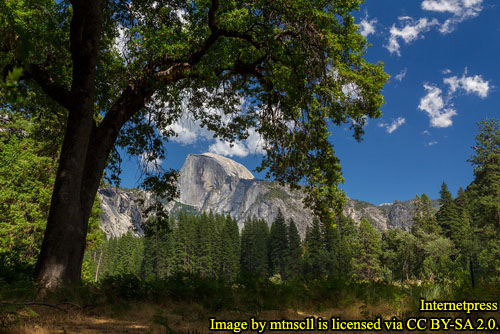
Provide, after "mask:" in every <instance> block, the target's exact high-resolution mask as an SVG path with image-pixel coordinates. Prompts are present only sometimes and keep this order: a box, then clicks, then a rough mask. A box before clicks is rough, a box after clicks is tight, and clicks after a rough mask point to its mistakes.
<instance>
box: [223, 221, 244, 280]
mask: <svg viewBox="0 0 500 334" xmlns="http://www.w3.org/2000/svg"><path fill="white" fill-rule="evenodd" d="M221 246H222V247H221V248H222V250H221V256H220V271H221V275H222V276H223V277H224V278H225V279H226V280H229V281H232V280H234V279H235V277H236V276H237V275H238V273H239V271H240V254H241V241H240V233H239V229H238V223H237V222H236V220H234V219H232V218H231V216H229V215H227V216H226V218H225V222H224V227H223V229H222V234H221Z"/></svg>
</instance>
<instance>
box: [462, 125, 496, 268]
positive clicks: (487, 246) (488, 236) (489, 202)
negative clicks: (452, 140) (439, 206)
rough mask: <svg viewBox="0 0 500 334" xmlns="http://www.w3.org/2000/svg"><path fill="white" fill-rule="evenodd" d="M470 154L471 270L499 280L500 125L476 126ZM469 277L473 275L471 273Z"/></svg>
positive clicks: (468, 189)
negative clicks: (474, 141)
mask: <svg viewBox="0 0 500 334" xmlns="http://www.w3.org/2000/svg"><path fill="white" fill-rule="evenodd" d="M475 139H476V143H475V146H474V147H473V149H474V154H473V155H472V156H471V158H470V159H469V160H468V161H469V162H471V163H472V165H473V167H474V181H473V182H472V183H471V184H470V185H469V186H468V187H467V190H466V194H467V196H466V197H467V200H468V208H469V213H470V217H471V224H472V229H473V231H474V239H475V240H474V244H477V245H479V247H477V248H476V249H474V250H473V251H472V253H473V254H472V256H471V261H470V262H471V263H470V266H471V270H472V268H473V267H474V266H477V267H478V269H480V271H481V272H480V274H481V275H482V276H486V277H496V278H498V277H500V269H499V268H500V122H499V121H498V120H496V119H485V120H482V121H481V122H480V123H479V132H478V134H477V135H476V136H475ZM471 276H473V274H472V272H471Z"/></svg>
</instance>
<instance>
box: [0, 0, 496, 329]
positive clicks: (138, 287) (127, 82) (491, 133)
mask: <svg viewBox="0 0 500 334" xmlns="http://www.w3.org/2000/svg"><path fill="white" fill-rule="evenodd" d="M361 3H362V1H360V0H348V1H320V0H314V1H300V0H280V1H261V0H256V1H232V0H194V1H177V0H125V1H113V0H62V1H56V0H40V1H32V0H0V185H1V187H0V333H40V334H41V333H65V334H66V333H88V334H90V333H103V332H107V333H169V334H170V333H206V332H207V323H208V318H209V317H214V316H215V317H218V318H221V319H222V318H225V319H232V320H242V319H243V318H247V319H248V318H249V317H259V318H260V319H299V320H300V319H304V318H305V317H306V316H311V317H324V318H329V317H333V316H338V317H342V318H346V319H347V318H349V319H374V318H376V317H381V318H384V319H391V318H392V317H398V318H405V317H407V316H410V315H413V316H419V315H422V314H421V312H420V311H419V303H420V300H421V299H422V298H423V299H426V300H457V301H460V300H488V301H490V300H498V299H499V298H500V290H499V288H498V286H499V284H498V283H499V278H500V243H499V241H500V238H499V236H500V235H499V233H500V122H499V121H498V120H496V119H491V118H490V119H484V120H483V121H482V122H480V123H479V124H478V129H477V134H476V138H475V142H476V143H475V145H474V147H473V155H472V156H471V157H470V158H469V160H468V161H469V162H470V163H471V165H472V169H473V173H474V180H473V182H472V183H470V184H469V185H464V187H465V188H464V189H460V190H459V192H458V193H457V194H456V195H455V196H454V195H453V194H451V193H450V191H449V190H448V187H447V185H446V183H443V184H442V185H441V191H440V207H439V210H438V211H437V212H435V211H434V209H433V207H432V205H431V200H430V199H429V197H428V196H427V195H426V194H421V195H418V196H416V197H415V198H414V206H415V213H414V217H413V224H412V227H411V230H409V231H402V230H398V229H389V230H386V231H379V230H376V229H374V228H373V226H372V225H371V224H370V222H369V221H368V220H367V219H362V220H361V221H360V222H359V223H358V222H354V221H353V220H351V219H349V218H347V217H344V216H343V215H342V214H341V212H342V205H343V204H344V200H345V194H344V193H343V191H342V190H341V189H340V187H339V186H340V185H341V183H343V182H344V177H343V174H342V169H341V165H340V159H339V157H338V156H337V153H336V151H335V150H334V143H333V142H332V140H331V134H332V131H333V130H332V129H338V128H344V129H345V130H346V131H347V132H348V133H349V134H351V135H352V137H353V138H354V140H355V141H361V139H362V138H363V134H364V126H365V125H366V124H367V122H368V119H376V118H379V117H380V116H381V107H382V105H383V104H384V102H385V101H384V96H383V95H382V90H383V88H384V85H385V84H386V83H387V81H388V79H389V75H388V74H387V73H386V72H385V70H384V64H383V62H381V61H377V62H373V63H372V62H370V61H368V60H367V59H365V54H366V52H367V50H368V48H369V46H370V44H369V43H368V41H367V39H366V36H364V35H363V34H362V32H361V27H360V26H359V25H358V24H356V23H355V18H354V16H353V14H352V13H353V12H355V11H359V10H360V5H361ZM474 15H476V14H475V13H474ZM434 22H435V21H434ZM417 37H418V36H415V38H417ZM392 44H393V46H394V45H398V47H399V44H398V40H397V39H396V40H393V43H392ZM405 73H406V72H405ZM426 89H427V88H426ZM455 89H457V87H455ZM446 112H447V115H448V117H451V116H453V115H455V114H456V113H455V111H454V110H451V111H446ZM185 113H186V114H187V115H188V116H189V117H190V118H191V119H192V120H193V121H195V122H198V123H199V125H200V127H201V128H203V129H205V130H207V131H209V132H210V134H211V135H212V136H213V138H215V139H217V140H224V141H225V142H226V143H228V145H230V146H231V145H233V146H234V145H235V144H237V143H238V141H242V140H246V139H248V138H249V136H250V134H251V133H256V134H258V135H259V138H260V139H261V142H262V143H263V145H262V146H263V147H262V152H264V153H263V154H262V155H261V158H262V159H261V164H260V166H257V168H256V169H257V170H258V171H260V172H265V175H266V177H267V178H268V179H271V180H273V181H276V182H281V183H286V184H288V185H290V187H296V188H297V187H302V188H301V189H303V190H304V192H305V195H306V198H305V202H304V203H307V206H308V209H310V210H311V211H312V212H313V213H314V214H315V217H316V219H315V220H313V221H311V222H310V224H309V227H308V230H307V233H306V234H305V238H304V239H303V240H301V238H300V236H299V234H298V232H297V228H296V226H295V223H294V222H293V221H285V220H284V219H283V217H282V216H281V215H278V217H277V218H276V219H275V221H274V222H272V224H271V225H270V226H269V225H268V224H267V223H266V222H264V221H262V220H257V219H250V220H248V221H246V222H244V224H243V226H240V227H242V228H241V229H240V228H239V227H238V224H237V222H236V221H235V220H234V219H233V218H232V217H229V216H224V215H217V214H213V213H210V212H206V213H201V214H199V215H193V214H188V213H186V212H179V213H178V214H175V215H174V214H173V215H171V216H168V215H166V214H165V213H164V212H162V211H161V210H159V208H160V206H158V207H156V206H153V207H151V210H150V211H149V212H148V216H147V218H148V220H147V222H146V223H145V225H144V226H143V229H144V231H145V235H144V236H143V237H140V238H138V237H134V236H132V235H131V234H127V235H124V236H122V237H121V238H117V239H109V240H108V239H106V238H105V236H104V234H103V232H102V231H101V230H100V226H99V224H100V222H99V218H100V209H99V199H98V197H97V196H96V194H97V191H98V189H99V188H100V187H103V186H110V185H114V186H118V185H119V183H120V179H121V176H122V172H123V170H122V163H123V160H124V159H127V158H130V157H135V158H136V159H138V160H139V161H140V162H146V163H147V164H153V165H155V162H157V161H164V162H165V166H168V163H169V161H167V156H169V152H167V149H166V147H167V146H166V144H167V143H168V142H169V141H172V139H173V138H178V137H179V136H183V135H186V134H185V133H183V132H182V129H181V130H178V129H176V128H175V127H174V125H175V124H176V122H177V121H178V120H179V119H180V118H181V117H182V116H183V115H184V114H185ZM437 114H438V116H440V117H441V116H443V115H441V114H440V113H439V112H438V113H437ZM434 116H436V115H434ZM444 116H446V114H445V115H444ZM448 121H449V120H448ZM169 157H170V156H169ZM465 158H466V157H464V159H465ZM147 164H146V165H147ZM156 167H158V166H156ZM141 172H142V174H141V177H140V185H139V187H140V188H141V189H143V190H146V191H150V192H152V193H154V194H155V196H157V197H158V198H159V199H161V201H163V202H165V201H167V202H168V201H171V200H173V199H175V198H176V196H177V195H178V194H177V188H176V176H177V172H176V171H175V170H172V169H168V170H164V169H161V168H143V169H142V171H141ZM436 187H439V184H437V185H436ZM156 208H158V210H156ZM426 315H429V314H428V313H427V314H426ZM441 315H442V314H441ZM482 315H483V314H479V315H478V314H477V313H476V314H475V316H482ZM493 316H497V317H498V314H495V315H493Z"/></svg>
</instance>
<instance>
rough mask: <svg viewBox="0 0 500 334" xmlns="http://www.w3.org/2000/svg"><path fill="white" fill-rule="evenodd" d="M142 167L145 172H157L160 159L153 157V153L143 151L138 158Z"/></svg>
mask: <svg viewBox="0 0 500 334" xmlns="http://www.w3.org/2000/svg"><path fill="white" fill-rule="evenodd" d="M139 162H140V165H141V167H142V169H143V170H144V171H146V172H148V173H149V172H158V171H159V170H160V166H161V160H160V159H159V158H155V157H154V153H150V152H144V153H142V154H141V156H140V158H139Z"/></svg>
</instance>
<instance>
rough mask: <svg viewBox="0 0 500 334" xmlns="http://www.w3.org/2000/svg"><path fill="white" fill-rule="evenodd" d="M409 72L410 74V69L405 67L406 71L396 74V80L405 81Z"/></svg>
mask: <svg viewBox="0 0 500 334" xmlns="http://www.w3.org/2000/svg"><path fill="white" fill-rule="evenodd" d="M407 72H408V68H406V67H405V68H404V69H402V70H401V72H399V73H398V74H396V76H395V77H394V79H396V80H397V81H402V80H403V79H404V77H405V76H406V73H407Z"/></svg>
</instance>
